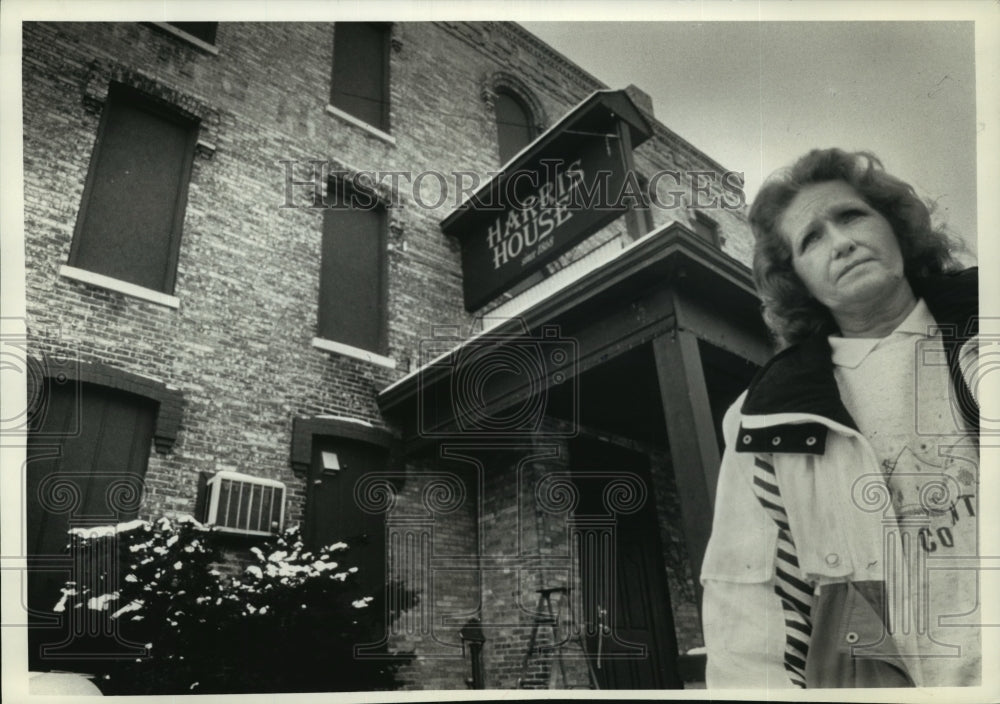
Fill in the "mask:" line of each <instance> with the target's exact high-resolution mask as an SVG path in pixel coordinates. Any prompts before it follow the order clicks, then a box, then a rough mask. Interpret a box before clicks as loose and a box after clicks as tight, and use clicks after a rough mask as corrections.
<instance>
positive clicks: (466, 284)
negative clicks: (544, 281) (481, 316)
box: [441, 91, 652, 311]
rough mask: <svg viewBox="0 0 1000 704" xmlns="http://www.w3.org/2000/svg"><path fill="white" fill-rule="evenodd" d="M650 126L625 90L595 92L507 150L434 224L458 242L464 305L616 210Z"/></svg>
mask: <svg viewBox="0 0 1000 704" xmlns="http://www.w3.org/2000/svg"><path fill="white" fill-rule="evenodd" d="M651 132H652V130H651V129H650V127H649V124H648V122H647V121H646V119H645V118H644V117H643V116H642V115H641V114H640V113H639V111H638V109H637V108H636V107H635V105H634V104H633V103H632V101H631V100H630V99H629V98H628V96H627V95H626V94H625V92H624V91H598V92H597V93H595V94H594V95H592V96H591V97H590V98H588V99H587V100H585V101H584V102H583V103H581V104H580V105H579V106H577V107H576V108H574V109H573V110H572V111H570V113H568V114H567V115H566V116H565V117H564V118H563V119H562V120H560V121H559V122H558V123H556V124H555V125H554V126H553V127H552V128H550V129H549V130H548V131H546V132H545V133H544V134H543V135H542V136H540V137H539V138H538V139H536V140H535V141H534V142H533V143H532V144H531V145H529V146H528V147H527V148H525V149H524V150H523V151H522V152H521V153H520V154H519V155H518V156H516V157H515V158H514V159H513V160H511V162H510V163H509V164H507V166H506V167H505V168H504V170H503V172H502V173H500V174H499V175H498V176H496V177H495V178H494V179H492V180H491V181H489V182H488V183H486V184H485V185H484V186H483V187H482V188H480V189H479V190H478V191H476V193H475V194H474V195H473V196H472V197H471V198H469V199H468V200H467V201H466V202H465V203H463V204H462V205H461V206H460V207H459V208H458V210H456V211H455V212H453V213H452V214H451V215H449V216H448V217H447V218H446V219H445V220H444V221H443V222H442V223H441V228H442V230H443V231H444V232H445V234H447V235H453V236H455V237H457V238H458V240H459V242H460V243H461V247H462V276H463V289H464V296H465V307H466V309H467V310H470V311H473V310H476V309H477V308H480V307H481V306H483V305H484V304H486V303H488V302H489V301H490V300H492V299H493V298H495V297H496V296H497V295H499V294H500V293H502V292H503V291H505V290H507V289H509V288H510V287H511V286H513V285H515V284H516V283H518V282H519V281H522V280H523V279H525V278H527V277H528V276H530V275H531V274H532V273H533V272H535V271H537V270H538V269H540V268H541V267H543V266H544V265H545V264H547V263H548V262H550V261H552V260H553V259H555V258H556V257H558V256H559V255H561V254H563V253H564V252H565V251H567V250H568V249H569V248H571V247H572V246H573V245H575V244H577V243H579V242H580V241H581V240H583V239H584V238H586V237H587V236H589V235H591V234H593V233H594V232H596V231H597V230H599V229H600V228H602V227H604V226H605V225H607V224H608V223H609V222H611V221H612V220H614V219H615V218H617V217H618V216H619V215H621V214H622V213H623V212H624V211H625V210H626V209H627V207H628V206H629V204H630V203H633V202H634V199H635V198H636V197H638V195H639V194H638V183H637V181H636V178H635V174H634V173H632V172H631V169H630V166H631V163H632V159H631V150H632V147H633V146H635V145H636V144H638V143H640V142H642V141H644V140H645V139H646V138H648V137H649V135H650V134H651Z"/></svg>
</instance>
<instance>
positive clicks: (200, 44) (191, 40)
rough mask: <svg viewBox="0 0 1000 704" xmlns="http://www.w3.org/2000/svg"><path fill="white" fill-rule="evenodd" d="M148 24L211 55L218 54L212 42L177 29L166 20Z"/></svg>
mask: <svg viewBox="0 0 1000 704" xmlns="http://www.w3.org/2000/svg"><path fill="white" fill-rule="evenodd" d="M150 24H152V25H155V26H156V27H157V28H158V29H162V30H163V31H164V32H167V33H168V34H172V35H174V36H175V37H177V38H178V39H181V40H183V41H185V42H187V43H188V44H191V45H192V46H195V47H197V48H199V49H201V50H202V51H204V52H205V53H207V54H211V55H212V56H218V55H219V49H218V48H217V47H216V46H215V45H214V44H209V43H208V42H206V41H205V40H203V39H199V38H198V37H196V36H194V35H192V34H188V33H187V32H185V31H184V30H182V29H177V27H174V26H173V25H172V24H168V23H166V22H150Z"/></svg>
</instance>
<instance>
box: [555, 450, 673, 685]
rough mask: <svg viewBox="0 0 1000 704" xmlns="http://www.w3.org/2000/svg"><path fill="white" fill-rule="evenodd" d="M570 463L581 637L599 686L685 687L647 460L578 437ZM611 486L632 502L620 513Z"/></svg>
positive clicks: (621, 502)
mask: <svg viewBox="0 0 1000 704" xmlns="http://www.w3.org/2000/svg"><path fill="white" fill-rule="evenodd" d="M570 466H571V468H572V471H573V475H574V482H575V484H576V486H577V487H578V489H579V491H580V501H579V503H578V505H577V507H576V510H575V511H574V516H573V521H574V534H575V539H576V541H577V558H578V560H579V568H580V581H581V599H582V601H581V606H582V617H583V621H584V627H585V633H584V635H585V638H586V642H587V650H588V653H589V654H590V656H591V658H592V659H593V660H594V671H595V674H596V675H597V678H598V682H599V684H600V686H601V688H602V689H674V688H681V687H683V684H682V682H681V679H680V676H679V675H678V673H677V669H676V661H677V641H676V636H675V633H674V623H673V615H672V612H671V607H670V594H669V591H668V588H667V580H666V572H665V569H664V564H663V553H662V550H661V548H660V539H659V530H658V527H657V520H656V504H655V495H654V492H653V487H652V484H651V477H650V470H649V460H648V458H647V457H646V456H645V455H643V454H640V453H638V452H634V451H631V450H628V449H626V448H623V447H620V446H618V445H614V444H611V443H608V442H602V441H599V440H595V439H592V438H581V439H577V440H574V441H572V442H571V443H570ZM615 485H617V486H619V487H621V488H622V491H623V492H624V494H622V493H619V494H618V497H619V499H621V498H622V497H623V496H625V497H628V496H631V497H632V500H631V501H630V500H629V499H628V498H626V499H625V500H624V501H618V502H617V505H618V506H619V507H620V508H624V509H625V510H624V511H616V510H614V508H615V505H616V500H615V499H614V498H613V495H614V494H615V490H614V486H615ZM629 486H631V487H632V488H631V489H628V488H627V487H629ZM640 497H643V498H641V500H640Z"/></svg>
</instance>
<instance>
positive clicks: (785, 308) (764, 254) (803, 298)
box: [750, 149, 959, 347]
mask: <svg viewBox="0 0 1000 704" xmlns="http://www.w3.org/2000/svg"><path fill="white" fill-rule="evenodd" d="M825 181H844V182H845V183H847V184H849V185H850V186H851V187H853V188H854V190H855V191H857V193H858V195H860V196H861V197H862V198H864V200H865V201H866V202H867V203H868V205H870V206H871V207H872V208H874V209H875V210H877V211H878V212H879V213H881V214H882V216H883V217H884V218H885V219H886V220H888V221H889V224H890V225H891V226H892V231H893V232H894V233H895V235H896V239H897V240H898V242H899V248H900V251H901V252H902V254H903V264H904V270H903V271H904V274H905V275H906V278H907V279H908V280H909V281H910V284H911V285H913V286H914V287H915V288H916V287H917V286H918V285H919V283H920V281H921V280H922V279H925V278H927V277H930V276H934V275H936V274H941V273H944V272H946V271H950V270H953V269H957V268H959V264H958V262H957V261H956V259H955V258H954V256H953V255H952V252H953V251H954V250H955V248H956V244H955V243H954V242H953V241H952V239H951V238H950V237H949V236H948V235H947V234H945V232H944V230H943V229H934V227H933V226H932V225H931V217H930V209H929V208H928V207H927V205H925V204H924V202H923V201H922V200H921V199H920V198H919V197H918V196H917V194H916V192H915V191H914V190H913V187H912V186H910V185H909V184H908V183H905V182H903V181H901V180H899V179H898V178H896V177H895V176H892V175H890V174H888V173H886V171H885V169H884V168H883V166H882V162H881V161H879V159H878V157H876V156H875V155H874V154H871V153H870V152H845V151H843V150H841V149H814V150H812V151H811V152H809V153H808V154H806V155H805V156H803V157H801V158H800V159H799V160H798V161H796V162H795V163H794V164H792V166H791V167H788V168H786V169H782V170H781V171H778V172H776V173H775V174H772V175H771V176H770V177H769V178H768V179H767V181H765V183H764V185H763V186H762V187H761V189H760V192H759V193H758V194H757V197H756V198H755V199H754V202H753V205H752V206H751V207H750V227H751V228H752V230H753V234H754V237H755V238H756V244H755V246H754V255H753V274H754V283H755V284H756V286H757V293H758V294H759V295H760V297H761V300H762V302H763V306H762V312H763V316H764V322H765V323H766V324H767V326H768V328H770V330H771V332H772V333H773V334H774V336H775V338H776V341H777V343H778V346H779V347H787V346H790V345H794V344H796V343H798V342H801V341H802V340H804V339H805V338H807V337H809V336H811V335H813V334H815V333H818V332H823V333H832V332H834V331H836V329H837V326H836V324H835V323H834V320H833V316H832V315H831V314H830V311H829V310H828V309H827V308H826V307H825V306H824V305H822V304H821V303H820V302H819V301H817V300H816V299H815V298H813V297H812V295H811V294H810V293H809V291H807V290H806V287H805V285H804V284H803V283H802V281H800V280H799V277H798V276H797V275H796V274H795V271H794V270H793V269H792V251H791V248H790V247H789V244H788V242H786V241H785V238H784V237H783V236H782V234H781V233H780V232H779V231H778V222H779V220H780V219H781V216H782V214H783V213H784V212H785V209H786V208H788V206H789V204H790V203H791V202H792V199H794V198H795V196H796V195H797V194H798V193H799V191H801V190H802V189H803V188H804V187H806V186H808V185H810V184H814V183H822V182H825Z"/></svg>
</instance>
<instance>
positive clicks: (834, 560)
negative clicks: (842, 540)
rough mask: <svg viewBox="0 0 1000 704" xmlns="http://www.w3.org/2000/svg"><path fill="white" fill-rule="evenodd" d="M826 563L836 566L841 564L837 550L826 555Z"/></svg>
mask: <svg viewBox="0 0 1000 704" xmlns="http://www.w3.org/2000/svg"><path fill="white" fill-rule="evenodd" d="M826 564H828V565H830V567H836V566H837V565H839V564H840V555H838V554H837V553H835V552H831V553H830V554H829V555H827V556H826Z"/></svg>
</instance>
